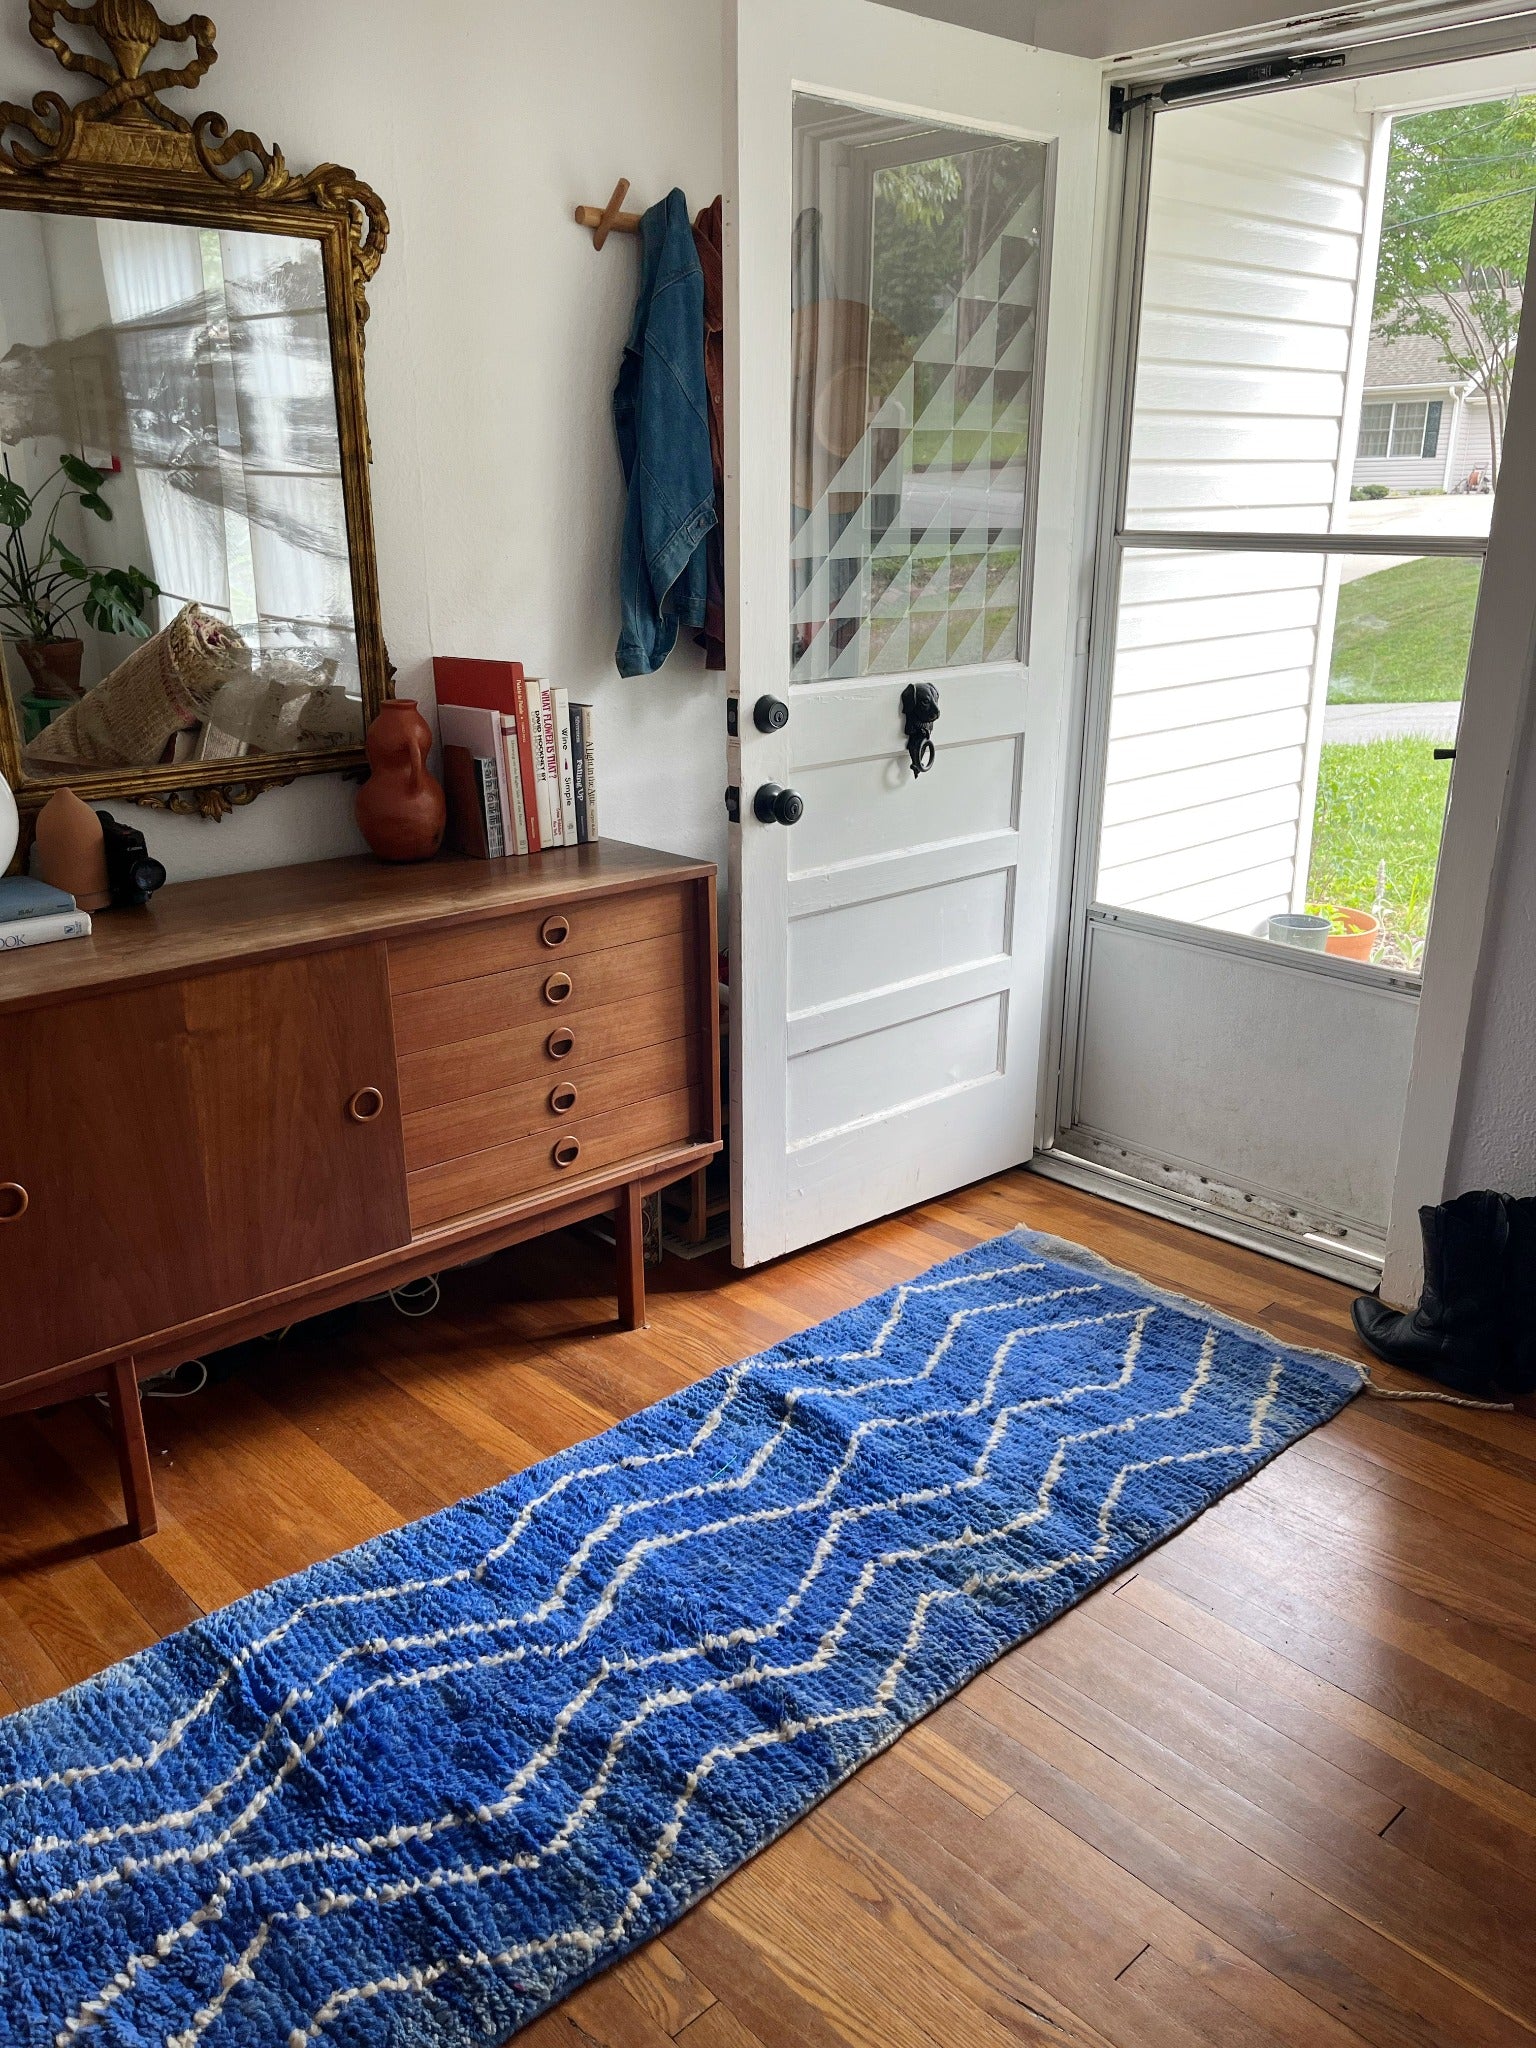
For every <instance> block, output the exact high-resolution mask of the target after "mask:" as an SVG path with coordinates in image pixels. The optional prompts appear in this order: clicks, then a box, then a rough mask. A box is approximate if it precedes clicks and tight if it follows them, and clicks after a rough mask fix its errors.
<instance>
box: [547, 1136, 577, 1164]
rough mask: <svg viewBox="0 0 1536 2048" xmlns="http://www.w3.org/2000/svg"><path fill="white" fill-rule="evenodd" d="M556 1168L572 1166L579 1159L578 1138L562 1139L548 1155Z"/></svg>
mask: <svg viewBox="0 0 1536 2048" xmlns="http://www.w3.org/2000/svg"><path fill="white" fill-rule="evenodd" d="M550 1157H551V1158H552V1159H553V1160H554V1162H555V1164H556V1166H560V1167H565V1166H574V1165H575V1164H576V1162H577V1160H578V1159H579V1158H580V1157H581V1140H580V1138H562V1139H561V1140H560V1141H559V1143H558V1144H557V1145H556V1146H555V1149H554V1151H553V1152H552V1153H551V1154H550Z"/></svg>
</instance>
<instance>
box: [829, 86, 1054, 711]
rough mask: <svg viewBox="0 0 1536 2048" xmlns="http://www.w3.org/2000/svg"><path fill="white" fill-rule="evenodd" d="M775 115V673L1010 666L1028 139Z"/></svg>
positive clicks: (1038, 263)
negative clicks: (778, 126) (783, 655)
mask: <svg viewBox="0 0 1536 2048" xmlns="http://www.w3.org/2000/svg"><path fill="white" fill-rule="evenodd" d="M794 123H795V129H794V132H795V230H794V275H793V280H792V284H793V305H794V315H793V326H792V330H791V331H792V348H793V376H794V393H793V449H792V473H791V479H790V481H791V488H792V497H791V503H792V504H793V506H794V508H795V509H794V533H793V545H792V565H793V566H792V576H793V600H794V612H793V624H792V629H791V631H792V640H791V647H790V661H791V672H792V675H793V679H794V680H795V681H796V682H797V683H798V682H822V681H826V680H829V679H832V678H836V677H844V676H866V675H883V674H894V673H896V672H898V671H905V670H908V669H931V668H953V667H957V666H960V665H963V664H967V663H971V662H979V661H998V660H1012V659H1015V658H1016V657H1017V655H1018V651H1019V644H1020V637H1021V623H1022V615H1023V606H1024V592H1025V589H1026V587H1027V578H1026V574H1025V566H1026V559H1025V558H1026V544H1027V520H1026V508H1027V501H1028V496H1029V475H1030V443H1031V436H1032V431H1033V417H1034V383H1035V374H1036V361H1035V359H1036V350H1037V336H1038V329H1039V324H1040V314H1041V295H1042V292H1043V290H1044V284H1043V275H1044V250H1043V247H1042V235H1043V223H1044V212H1045V192H1046V170H1047V163H1048V156H1047V150H1046V146H1045V144H1044V143H1040V142H1008V141H1003V140H999V139H995V138H992V137H989V136H984V135H977V134H973V133H971V132H969V131H965V132H952V131H949V130H945V129H940V128H936V127H934V126H933V125H932V123H930V122H925V121H914V120H908V119H906V118H904V117H902V116H898V115H894V114H882V113H866V112H863V111H861V110H859V109H857V108H849V107H844V106H839V105H834V104H832V103H830V102H828V101H825V100H820V99H816V98H813V97H811V96H809V95H807V94H803V93H802V94H797V95H796V98H795V112H794Z"/></svg>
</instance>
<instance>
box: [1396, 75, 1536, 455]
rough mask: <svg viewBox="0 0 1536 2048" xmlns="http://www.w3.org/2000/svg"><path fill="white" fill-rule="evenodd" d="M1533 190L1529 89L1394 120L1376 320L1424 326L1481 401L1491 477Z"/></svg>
mask: <svg viewBox="0 0 1536 2048" xmlns="http://www.w3.org/2000/svg"><path fill="white" fill-rule="evenodd" d="M1533 200H1536V97H1527V98H1520V99H1506V100H1485V101H1482V102H1480V103H1479V104H1478V105H1476V106H1470V107H1443V108H1439V109H1437V110H1436V111H1434V112H1433V113H1428V114H1410V115H1407V116H1405V117H1404V118H1403V119H1401V120H1399V121H1398V122H1397V123H1396V124H1395V125H1394V127H1393V130H1392V147H1391V153H1390V155H1389V157H1388V160H1387V191H1386V204H1385V210H1384V214H1383V219H1382V233H1381V255H1380V259H1379V266H1378V269H1377V275H1376V308H1375V326H1376V329H1377V332H1378V333H1379V334H1381V335H1383V336H1385V337H1386V338H1387V339H1389V340H1395V339H1398V338H1400V337H1401V336H1404V335H1409V334H1422V335H1430V336H1432V337H1433V338H1434V340H1435V341H1436V342H1438V344H1439V347H1440V353H1441V355H1442V356H1443V357H1444V358H1445V360H1446V362H1447V363H1449V364H1450V366H1451V367H1452V369H1454V370H1456V371H1458V372H1459V373H1460V375H1461V376H1463V377H1464V378H1466V379H1467V381H1468V382H1469V383H1470V384H1471V385H1472V386H1473V388H1474V389H1475V390H1477V391H1479V392H1481V393H1482V394H1483V395H1484V396H1485V397H1486V398H1487V401H1488V419H1489V428H1490V432H1491V436H1492V445H1493V472H1494V478H1496V477H1497V473H1498V464H1499V457H1500V454H1501V452H1502V450H1503V446H1504V423H1505V419H1506V417H1507V415H1508V410H1509V386H1510V379H1511V376H1512V374H1513V370H1514V360H1515V341H1516V337H1517V333H1518V330H1519V325H1520V302H1521V295H1522V292H1523V289H1524V283H1525V267H1526V260H1527V257H1528V255H1529V252H1530V241H1531V217H1532V205H1533Z"/></svg>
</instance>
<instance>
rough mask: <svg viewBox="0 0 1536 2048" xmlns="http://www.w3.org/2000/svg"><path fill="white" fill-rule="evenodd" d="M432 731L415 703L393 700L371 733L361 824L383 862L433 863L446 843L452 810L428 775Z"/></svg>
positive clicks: (361, 796)
mask: <svg viewBox="0 0 1536 2048" xmlns="http://www.w3.org/2000/svg"><path fill="white" fill-rule="evenodd" d="M431 745H432V728H431V726H430V725H428V723H427V721H426V720H425V719H424V718H423V717H422V715H421V713H420V712H419V711H418V710H417V708H416V704H415V701H414V699H412V698H410V697H388V698H386V699H385V701H384V702H383V704H381V705H380V706H379V715H378V717H377V718H375V720H374V721H373V723H372V725H370V726H369V728H368V739H367V749H368V767H369V770H370V773H369V776H368V780H367V781H366V782H365V783H364V784H363V786H362V788H361V789H360V790H359V791H358V793H357V822H358V825H359V826H360V827H361V830H362V834H363V837H364V838H365V839H366V840H367V842H368V844H369V845H370V846H371V847H372V848H373V851H374V852H375V854H376V855H377V856H378V858H379V859H380V860H430V859H431V858H432V856H433V854H434V853H436V852H437V849H438V848H439V847H440V846H441V845H442V843H443V828H444V826H445V825H446V824H447V822H448V805H447V803H446V801H445V800H444V797H443V790H442V784H441V783H440V782H439V781H438V780H437V778H436V776H434V775H431V774H429V773H428V772H427V754H428V751H429V749H430V748H431Z"/></svg>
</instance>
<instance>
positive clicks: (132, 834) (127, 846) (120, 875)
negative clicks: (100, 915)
mask: <svg viewBox="0 0 1536 2048" xmlns="http://www.w3.org/2000/svg"><path fill="white" fill-rule="evenodd" d="M96 815H97V817H98V818H100V820H101V838H102V845H103V847H104V848H105V851H106V856H107V887H108V889H109V890H110V891H111V892H112V908H113V909H114V910H137V909H138V908H140V907H141V906H142V905H143V904H145V903H147V902H148V901H149V899H150V897H151V896H153V895H154V893H155V891H156V890H157V889H159V888H161V887H163V886H164V883H165V869H164V867H163V866H162V865H161V863H160V862H159V861H157V860H156V859H155V857H154V855H153V854H152V853H151V852H150V850H149V848H148V847H147V846H146V845H145V843H144V834H143V833H142V832H141V831H139V829H138V827H137V826H136V825H120V824H119V823H118V822H117V820H116V818H114V817H113V815H112V813H111V812H110V811H98V812H97V813H96Z"/></svg>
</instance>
